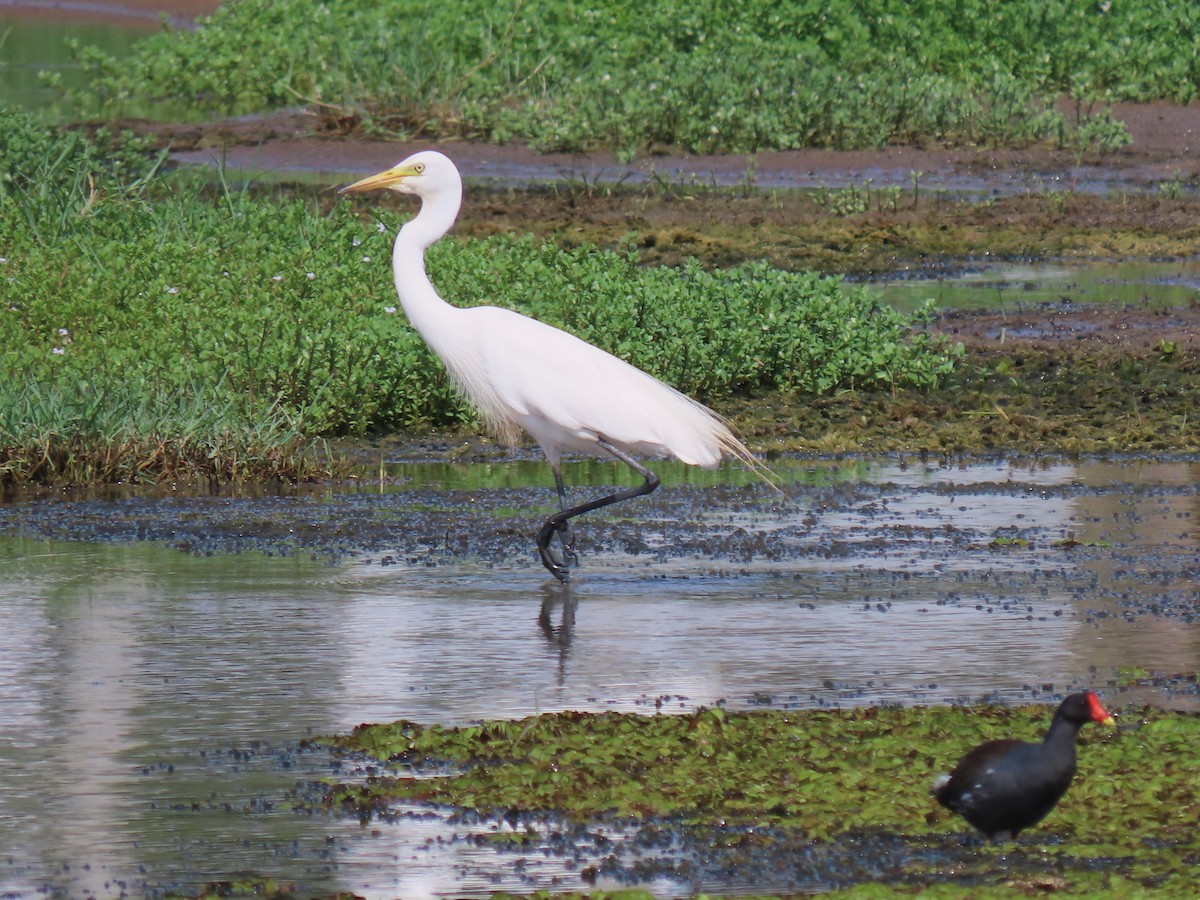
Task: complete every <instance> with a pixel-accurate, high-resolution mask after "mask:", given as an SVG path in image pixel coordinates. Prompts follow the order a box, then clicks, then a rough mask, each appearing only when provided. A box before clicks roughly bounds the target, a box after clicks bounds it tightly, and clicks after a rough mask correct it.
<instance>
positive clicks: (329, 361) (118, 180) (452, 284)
mask: <svg viewBox="0 0 1200 900" xmlns="http://www.w3.org/2000/svg"><path fill="white" fill-rule="evenodd" d="M14 121H17V124H18V125H21V126H22V127H21V128H16V129H14V131H13V136H12V143H13V146H14V147H17V148H18V150H19V152H20V153H22V154H23V158H24V159H25V161H26V162H25V163H24V164H23V165H27V166H28V167H29V168H30V170H38V171H42V172H43V173H46V174H47V177H45V178H44V179H42V180H38V179H33V180H31V179H29V178H27V177H26V176H25V175H24V174H22V173H23V172H24V169H22V173H17V174H13V175H10V177H9V180H8V182H7V183H6V184H7V188H8V189H7V190H5V191H4V192H3V193H0V246H2V247H3V251H4V252H3V256H2V257H0V276H2V277H0V366H2V367H3V371H4V373H5V374H6V376H7V377H8V380H9V381H10V382H11V385H16V386H25V387H26V388H28V390H29V391H31V392H32V393H30V394H29V395H28V396H30V397H33V396H36V397H39V398H56V399H55V400H54V402H45V403H41V402H39V403H37V404H34V405H35V406H37V408H38V409H39V410H40V415H39V417H38V418H36V419H30V420H19V421H9V422H7V423H3V424H2V425H0V445H3V446H4V447H6V448H8V450H7V452H8V454H9V459H10V468H9V472H10V473H13V474H12V475H10V477H13V478H15V477H17V476H16V474H15V473H18V472H24V473H27V474H28V475H30V476H31V477H32V475H33V473H38V472H41V473H45V474H46V475H47V476H50V475H51V474H52V473H55V472H58V473H61V472H63V471H66V470H78V469H79V467H78V466H77V465H74V464H72V465H70V466H62V465H55V466H50V467H46V466H42V465H39V464H37V463H36V462H35V461H34V460H33V459H28V460H26V461H25V462H21V461H20V458H21V456H22V454H23V453H24V454H29V453H33V452H35V451H36V448H38V447H42V446H45V445H46V444H47V440H48V439H47V437H46V436H53V440H54V442H56V444H55V445H56V446H60V445H61V443H62V442H64V441H65V442H68V444H70V446H72V447H74V446H76V442H79V441H82V442H83V443H87V442H88V441H96V440H100V441H107V440H112V441H115V440H116V438H115V437H112V438H110V437H109V436H115V435H117V434H121V435H123V436H128V435H134V434H135V435H140V436H143V437H147V438H150V439H152V442H153V440H159V439H165V438H169V437H171V436H172V435H174V434H175V433H176V432H179V433H192V432H197V433H198V432H199V431H202V430H204V429H203V428H201V427H200V426H199V423H197V426H196V428H189V427H187V421H186V420H187V417H188V415H189V414H194V415H196V416H198V417H200V419H201V420H202V421H208V419H207V417H206V413H207V412H208V411H209V410H220V411H221V416H220V419H221V423H222V424H221V429H218V430H224V429H228V428H232V429H233V430H234V431H238V432H240V433H242V434H245V435H258V436H266V435H274V434H278V435H280V436H283V435H287V437H286V439H285V440H284V443H286V444H287V445H289V446H291V445H292V444H293V439H294V438H306V439H312V438H315V437H317V436H322V435H343V434H363V433H366V432H368V431H374V432H381V431H387V430H392V429H396V428H404V427H413V426H423V425H428V424H431V423H432V424H439V425H454V424H462V423H471V422H473V414H472V413H471V412H470V411H469V410H468V409H467V408H466V407H465V406H464V405H463V403H462V402H461V401H460V399H459V398H458V396H457V395H456V393H455V392H454V390H453V388H452V387H451V385H450V384H449V383H448V381H447V379H446V378H445V375H444V372H443V370H442V367H441V366H440V365H439V364H438V363H437V362H436V360H435V359H434V358H433V356H432V354H431V353H430V352H429V351H428V349H427V348H426V347H425V346H424V344H423V343H422V342H421V340H420V339H419V337H418V336H417V334H416V332H415V331H414V330H413V329H412V328H411V327H410V326H409V325H408V323H407V321H406V320H405V318H404V315H403V313H401V312H400V311H399V310H398V309H397V306H396V301H395V296H394V293H393V288H392V285H391V277H390V275H391V273H390V266H389V262H390V256H391V242H392V239H393V233H392V227H393V226H392V225H390V224H387V223H384V222H374V221H365V220H364V219H363V218H361V217H360V216H359V214H358V212H357V211H356V209H355V208H354V206H353V205H352V204H350V203H342V204H338V205H336V206H335V207H333V209H332V211H330V212H329V213H321V212H320V211H319V210H318V209H317V208H316V207H315V206H314V205H313V204H312V203H309V202H304V201H299V200H292V199H286V198H285V199H278V198H270V197H263V196H255V195H252V194H250V193H249V192H245V191H233V190H230V189H228V186H225V187H224V188H223V189H221V190H218V191H216V192H215V194H214V192H213V191H210V190H209V189H208V188H206V187H205V186H204V185H203V184H202V183H198V182H197V181H196V180H194V179H189V178H187V177H181V176H179V175H175V176H171V177H162V176H157V175H153V174H143V175H136V176H135V175H133V172H135V171H138V168H137V166H136V165H135V164H134V162H135V161H136V160H138V159H140V160H141V162H142V163H143V164H145V165H146V166H147V169H146V172H147V173H152V172H154V171H155V169H154V159H155V158H154V157H153V156H152V155H148V154H147V155H144V156H142V157H137V156H131V157H130V163H129V164H128V166H124V165H123V166H122V167H117V168H114V169H112V170H108V171H107V174H105V170H103V168H102V167H98V168H97V169H96V172H97V175H96V176H95V177H92V176H90V175H89V177H88V178H87V179H84V180H81V178H80V176H79V175H78V172H79V171H83V170H78V169H77V170H76V175H74V176H71V177H66V176H63V177H54V176H53V173H57V172H59V170H60V167H61V166H63V165H65V163H63V162H62V161H63V160H68V159H71V160H75V162H74V163H72V166H76V165H77V164H78V163H80V161H83V162H86V161H89V160H93V159H98V158H99V156H98V154H99V151H98V150H97V149H96V148H95V147H94V146H93V145H91V144H89V143H87V142H86V141H84V139H82V138H79V137H77V136H67V137H63V136H62V135H61V133H59V132H49V136H48V137H45V138H44V139H42V138H39V134H38V132H37V130H36V129H34V128H32V127H30V126H29V125H28V122H27V121H26V120H23V119H15V120H14ZM0 130H2V129H0ZM21 135H24V137H23V138H22V137H21ZM79 141H84V143H82V144H80V143H79ZM80 148H82V149H80ZM39 154H40V155H39ZM97 165H98V166H99V164H97ZM114 166H116V164H115V163H114ZM13 172H16V170H15V169H14V170H13ZM429 268H430V273H431V275H432V277H433V279H434V281H435V282H436V283H437V284H438V285H439V287H440V289H441V290H442V291H443V293H444V294H445V295H446V296H448V297H451V298H453V299H454V301H455V302H456V303H460V304H463V305H478V304H483V303H492V304H496V305H500V306H508V307H511V308H514V309H519V310H521V311H523V312H526V313H528V314H530V315H532V316H534V317H536V318H539V319H543V320H545V321H548V322H551V323H552V324H555V325H559V326H561V327H564V328H566V329H567V330H570V331H573V332H575V333H576V334H578V335H580V336H581V337H583V338H584V339H585V340H589V341H591V342H593V343H596V344H598V345H600V346H602V347H604V348H605V349H607V350H609V351H611V352H613V353H615V354H617V355H619V356H622V357H624V358H626V359H628V360H630V361H631V362H633V363H634V364H635V365H638V366H641V367H642V368H645V369H646V370H647V371H650V372H651V373H652V374H654V375H656V376H658V377H660V378H663V379H664V380H666V381H668V382H670V383H672V384H674V385H675V386H676V387H678V388H679V389H681V390H684V391H686V392H688V393H690V394H694V395H698V396H700V397H702V398H708V399H711V398H722V397H729V396H732V395H735V394H743V395H744V394H748V393H750V392H755V391H769V390H775V389H779V388H784V389H789V390H790V389H801V390H810V391H814V392H829V391H834V390H838V389H840V388H855V387H857V388H861V387H871V386H876V387H878V386H883V387H885V388H886V389H890V390H895V389H899V388H903V387H906V386H911V387H917V388H927V387H932V386H936V385H938V384H940V383H943V382H944V380H945V379H946V378H947V377H948V376H949V375H950V374H951V373H952V372H953V370H954V365H955V361H956V360H957V358H958V356H959V355H960V350H959V348H956V347H954V346H952V345H950V344H948V343H947V342H944V341H942V340H941V339H940V338H938V337H937V336H936V335H935V334H934V333H933V332H932V331H931V330H930V329H929V327H928V325H929V318H930V312H929V310H922V311H920V312H918V313H916V314H903V313H899V312H896V311H895V310H893V309H891V308H890V307H887V306H886V305H884V304H882V303H881V302H879V300H878V298H877V297H875V295H873V294H872V293H870V292H869V291H867V290H864V289H862V288H849V287H847V286H846V285H844V284H842V283H841V282H840V281H839V280H838V279H834V278H823V277H820V276H817V275H800V274H795V273H790V272H785V271H782V270H779V269H775V268H772V267H771V266H769V265H767V264H765V263H753V264H746V265H741V266H737V267H733V268H729V269H711V270H710V269H706V268H704V267H703V266H701V265H700V263H699V262H698V261H696V260H694V259H692V260H689V261H688V262H687V263H686V264H684V265H683V266H681V267H665V266H663V267H651V266H644V265H642V263H641V260H640V259H639V256H638V254H637V252H636V251H634V250H632V249H625V250H622V251H613V250H601V249H598V248H595V247H577V248H573V249H563V248H561V247H558V246H556V245H554V244H552V243H549V242H546V241H540V240H536V239H533V238H512V237H499V236H497V237H492V238H488V239H482V240H466V241H460V242H453V241H447V242H444V243H443V244H441V245H439V246H438V247H436V248H434V249H433V251H432V252H431V253H430V258H429ZM164 398H166V399H164ZM171 398H181V399H179V402H176V401H175V400H173V399H171ZM13 402H14V404H15V406H14V407H13V408H24V407H25V406H26V405H28V404H25V403H24V401H23V400H21V399H20V398H17V399H14V401H13ZM97 404H100V405H105V404H107V409H105V410H102V412H104V413H106V414H107V415H108V416H109V418H108V420H107V421H106V424H105V425H104V427H92V426H90V425H89V424H88V421H89V417H90V415H91V414H90V413H88V414H87V415H79V414H77V410H78V409H79V408H81V407H82V408H87V409H89V410H90V409H92V408H93V407H94V406H96V405H97ZM187 410H190V411H191V412H190V413H188V412H186V411H187ZM55 411H57V418H56V417H55ZM180 411H185V412H183V414H182V415H180ZM123 418H125V419H130V420H132V421H131V422H130V423H126V425H124V426H122V425H121V424H120V423H121V420H122V419H123ZM239 421H240V422H241V425H240V426H238V425H237V424H236V423H237V422H239ZM276 425H278V426H279V428H278V429H277V430H276V429H275V426H276ZM121 443H124V437H122V439H121ZM234 443H236V441H235V442H234ZM21 448H25V450H22V449H21ZM71 455H73V454H71ZM122 455H123V454H122ZM185 455H190V454H185ZM240 455H241V457H242V458H245V455H246V454H244V453H242V454H240ZM97 471H109V469H108V467H106V466H101V467H100V468H99V469H97ZM145 471H146V472H147V474H149V473H151V472H153V471H154V470H153V467H147V468H146V469H145Z"/></svg>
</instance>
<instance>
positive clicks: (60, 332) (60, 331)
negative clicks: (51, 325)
mask: <svg viewBox="0 0 1200 900" xmlns="http://www.w3.org/2000/svg"><path fill="white" fill-rule="evenodd" d="M70 333H71V332H69V331H68V330H67V329H65V328H60V329H58V336H59V337H66V336H67V335H68V334H70Z"/></svg>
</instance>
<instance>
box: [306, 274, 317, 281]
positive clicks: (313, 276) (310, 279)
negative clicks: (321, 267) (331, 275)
mask: <svg viewBox="0 0 1200 900" xmlns="http://www.w3.org/2000/svg"><path fill="white" fill-rule="evenodd" d="M304 277H305V278H307V279H308V280H309V281H312V280H313V279H314V278H316V277H317V273H316V272H309V273H307V274H306V275H305V276H304Z"/></svg>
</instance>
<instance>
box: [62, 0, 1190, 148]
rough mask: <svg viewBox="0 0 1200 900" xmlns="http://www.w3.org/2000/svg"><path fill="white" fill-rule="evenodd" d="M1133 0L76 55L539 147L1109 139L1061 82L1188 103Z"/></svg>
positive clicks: (404, 10) (517, 23)
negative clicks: (1061, 103)
mask: <svg viewBox="0 0 1200 900" xmlns="http://www.w3.org/2000/svg"><path fill="white" fill-rule="evenodd" d="M1176 7H1177V5H1171V4H1166V3H1162V2H1156V3H1150V4H1119V3H1118V4H1103V5H1100V4H1070V3H1058V4H1046V3H1041V2H1037V0H1013V2H1009V3H1005V4H1004V5H1003V7H1002V8H998V7H997V6H996V5H995V4H991V3H986V2H984V0H968V2H960V0H923V2H920V3H902V2H899V0H887V2H884V3H880V2H878V0H836V2H829V3H803V4H792V5H789V6H787V7H785V8H781V7H779V5H778V4H776V3H771V2H768V0H751V2H744V3H738V4H721V3H713V2H703V3H695V2H683V0H668V2H662V3H656V4H654V5H653V6H649V7H647V6H636V7H632V6H611V5H610V6H601V7H596V6H595V5H592V4H587V3H581V2H578V0H509V2H506V3H501V4H496V3H484V2H481V0H467V2H460V3H456V4H444V3H431V2H428V0H417V2H406V3H399V2H397V0H384V2H380V3H372V4H353V3H341V4H325V3H318V4H313V3H306V2H302V0H244V2H240V3H231V4H225V5H223V6H221V7H220V9H218V10H217V11H216V12H215V13H214V14H213V15H212V16H211V17H209V18H207V19H203V20H202V21H201V23H200V26H201V27H199V28H198V29H196V30H195V31H171V30H167V31H164V32H163V33H160V34H156V35H152V36H149V37H147V38H146V39H145V40H144V41H142V42H141V43H140V44H139V45H138V47H137V49H136V50H135V52H134V54H133V55H132V57H131V58H129V59H125V60H117V59H114V58H111V57H109V56H106V55H105V54H104V53H102V52H100V51H98V50H96V49H84V50H82V51H81V52H80V58H81V62H82V64H83V65H85V66H86V67H88V68H89V69H90V71H91V75H92V77H91V87H90V88H89V99H88V101H87V102H88V103H89V104H91V103H93V102H106V103H108V104H109V107H110V108H112V109H119V108H120V107H121V105H122V104H124V103H129V102H131V101H142V102H144V101H147V100H151V101H152V100H158V99H166V100H171V101H176V102H178V101H184V102H187V103H189V104H192V105H194V106H197V107H200V108H202V109H205V110H216V111H221V112H225V113H236V112H246V111H258V110H262V109H267V108H272V107H280V106H293V105H295V104H296V103H297V102H305V103H308V104H309V105H310V106H311V107H312V108H313V109H315V110H318V111H321V112H322V113H323V114H325V115H327V116H329V118H330V119H331V120H333V121H335V122H336V123H337V124H338V126H339V127H344V126H345V124H346V123H348V122H350V123H360V124H363V125H365V126H366V127H368V128H371V129H373V130H376V131H382V132H387V133H391V134H396V135H400V136H404V137H414V136H441V137H446V136H463V135H465V136H470V137H482V138H484V139H486V140H491V141H495V142H506V141H511V140H514V139H519V140H523V141H526V142H528V143H530V144H532V145H534V146H537V147H540V148H544V149H557V150H576V149H580V148H586V147H606V148H609V149H611V150H613V151H614V152H616V153H618V154H619V155H620V156H622V157H628V156H630V155H632V154H634V153H637V152H641V151H644V150H646V149H648V148H655V147H659V146H663V145H674V146H680V147H683V148H686V149H687V150H690V151H694V152H749V153H752V152H756V151H759V150H768V149H788V148H795V147H811V146H825V147H839V148H854V147H878V146H882V145H884V144H887V143H889V142H899V141H912V140H931V139H932V140H941V141H959V142H971V143H986V144H991V145H1000V144H1013V143H1017V144H1024V143H1030V142H1038V141H1057V142H1058V143H1060V144H1064V145H1072V146H1075V145H1080V144H1082V145H1086V146H1089V147H1094V148H1096V149H1101V148H1103V147H1106V146H1111V145H1112V144H1113V142H1114V141H1119V140H1120V139H1121V133H1123V129H1120V128H1119V127H1118V128H1117V129H1116V131H1114V129H1113V128H1112V127H1111V126H1112V123H1111V119H1105V118H1104V116H1105V114H1106V113H1105V112H1103V111H1100V112H1097V113H1096V116H1097V121H1098V122H1099V124H1098V125H1092V124H1091V115H1090V114H1085V115H1083V116H1082V117H1078V116H1077V117H1076V118H1075V119H1074V120H1069V119H1068V118H1067V117H1066V116H1064V115H1063V114H1062V113H1061V112H1060V111H1059V110H1058V108H1057V106H1056V100H1057V98H1059V97H1060V96H1064V95H1066V96H1070V97H1074V98H1103V100H1104V103H1106V104H1107V103H1112V102H1114V101H1118V100H1151V99H1171V100H1177V101H1184V102H1186V101H1187V100H1188V99H1190V98H1191V97H1193V96H1195V94H1196V92H1197V87H1198V86H1200V63H1198V62H1197V54H1196V52H1195V47H1194V45H1193V43H1194V42H1192V41H1191V36H1193V35H1194V34H1195V33H1196V29H1197V27H1198V25H1200V13H1197V12H1196V10H1195V9H1193V8H1192V7H1191V6H1190V5H1189V6H1187V8H1186V9H1182V8H1176Z"/></svg>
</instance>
